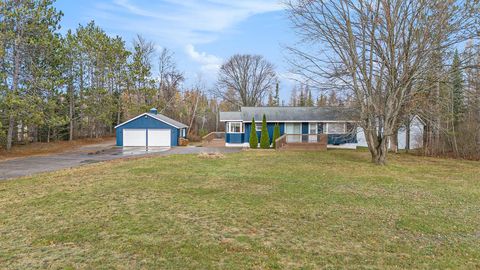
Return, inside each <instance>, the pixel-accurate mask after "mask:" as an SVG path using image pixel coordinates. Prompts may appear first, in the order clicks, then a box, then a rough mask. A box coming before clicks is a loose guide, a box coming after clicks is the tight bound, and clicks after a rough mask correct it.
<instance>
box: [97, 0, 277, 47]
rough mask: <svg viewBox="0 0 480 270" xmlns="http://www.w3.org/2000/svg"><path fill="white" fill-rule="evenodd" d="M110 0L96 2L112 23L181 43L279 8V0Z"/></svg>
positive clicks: (202, 38) (204, 37)
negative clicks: (135, 0) (107, 2)
mask: <svg viewBox="0 0 480 270" xmlns="http://www.w3.org/2000/svg"><path fill="white" fill-rule="evenodd" d="M112 1H113V2H112V3H111V4H105V3H103V4H98V5H97V8H98V13H101V14H102V15H103V18H104V19H107V20H109V21H110V22H111V23H112V25H114V26H116V27H119V28H122V29H126V30H129V31H137V32H142V33H145V34H147V35H155V36H158V37H160V38H165V39H170V40H172V41H174V42H176V43H178V44H182V45H185V44H199V43H209V42H212V41H214V40H215V39H217V38H218V37H219V35H220V34H221V33H223V32H225V31H227V30H229V29H230V28H232V27H233V26H235V25H236V24H238V23H239V22H241V21H243V20H246V19H248V18H249V17H251V16H253V15H256V14H261V13H266V12H272V11H278V10H281V9H282V8H283V6H282V5H281V4H280V2H279V0H261V1H259V0H241V1H240V0H203V1H199V0H180V1H179V0H163V1H143V2H142V3H140V2H141V1H137V2H136V3H134V1H131V0H112Z"/></svg>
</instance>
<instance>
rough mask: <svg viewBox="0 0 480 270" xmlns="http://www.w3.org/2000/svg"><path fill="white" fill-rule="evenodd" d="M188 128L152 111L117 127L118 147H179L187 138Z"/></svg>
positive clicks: (154, 110) (155, 110)
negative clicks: (182, 139) (181, 139)
mask: <svg viewBox="0 0 480 270" xmlns="http://www.w3.org/2000/svg"><path fill="white" fill-rule="evenodd" d="M187 128H188V126H187V125H185V124H182V123H180V122H178V121H175V120H173V119H171V118H168V117H166V116H165V115H162V114H159V113H158V112H157V109H151V110H150V112H148V113H143V114H140V115H138V116H136V117H134V118H132V119H130V120H128V121H126V122H123V123H121V124H119V125H118V126H116V127H115V129H116V136H117V146H125V147H127V146H137V147H147V146H161V147H171V146H177V145H179V142H178V141H179V139H180V138H185V137H186V135H187Z"/></svg>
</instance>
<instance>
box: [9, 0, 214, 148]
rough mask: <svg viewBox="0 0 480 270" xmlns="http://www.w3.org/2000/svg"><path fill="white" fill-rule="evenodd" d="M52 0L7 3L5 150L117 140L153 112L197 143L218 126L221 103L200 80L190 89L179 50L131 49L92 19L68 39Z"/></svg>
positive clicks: (142, 43)
mask: <svg viewBox="0 0 480 270" xmlns="http://www.w3.org/2000/svg"><path fill="white" fill-rule="evenodd" d="M53 2H54V1H51V0H42V1H35V0H21V1H17V0H15V1H13V0H7V1H1V2H0V56H1V57H0V59H1V60H0V61H1V62H0V113H1V116H0V142H1V145H2V146H4V147H6V148H7V149H10V148H11V146H12V144H13V143H27V142H31V141H34V142H38V141H44V142H49V141H50V140H73V139H76V138H95V137H100V136H104V135H111V134H113V128H114V126H115V125H117V124H119V123H121V122H122V121H124V120H125V119H128V118H130V117H133V116H135V115H137V114H140V113H143V112H146V111H148V110H149V109H150V108H152V107H155V108H158V110H159V112H161V113H162V114H165V115H167V116H170V117H172V118H175V119H177V120H179V121H181V122H184V123H186V124H188V125H189V126H190V129H189V136H191V137H193V138H195V137H198V136H201V135H203V134H204V133H206V132H207V131H208V130H215V129H216V128H218V127H217V126H216V125H217V121H216V118H217V112H218V110H219V108H220V107H221V106H222V104H221V102H218V101H217V99H214V98H211V97H209V95H207V93H206V89H205V85H204V84H203V83H202V82H201V81H199V82H198V83H197V84H196V85H194V86H192V87H188V88H187V87H184V86H183V84H184V82H185V77H184V74H183V72H181V71H179V70H178V69H177V66H176V62H175V59H174V54H173V52H172V51H170V50H168V49H163V50H162V51H161V52H158V53H157V52H156V51H155V47H154V44H153V43H151V42H149V41H147V40H145V39H144V38H142V37H141V36H137V37H136V38H135V40H134V41H133V43H132V44H131V45H129V44H127V43H126V42H125V41H124V40H123V39H122V38H121V37H119V36H115V37H111V36H109V35H107V34H106V33H105V31H104V30H103V29H101V28H100V27H99V26H97V25H96V24H95V23H94V22H93V21H92V22H90V23H88V24H87V25H79V26H78V28H77V29H75V30H73V31H72V30H69V31H67V33H66V34H63V35H62V34H60V33H59V31H58V30H59V29H60V20H61V17H62V16H63V14H62V12H61V11H58V10H56V9H55V8H54V6H53ZM129 47H130V48H129ZM155 61H156V62H157V63H156V64H154V63H155ZM156 67H158V70H154V69H155V68H156Z"/></svg>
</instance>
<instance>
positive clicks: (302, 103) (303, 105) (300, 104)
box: [298, 87, 305, 107]
mask: <svg viewBox="0 0 480 270" xmlns="http://www.w3.org/2000/svg"><path fill="white" fill-rule="evenodd" d="M298 106H300V107H305V95H304V94H303V87H301V88H300V98H299V101H298Z"/></svg>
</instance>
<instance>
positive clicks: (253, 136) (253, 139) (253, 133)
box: [249, 118, 258, 149]
mask: <svg viewBox="0 0 480 270" xmlns="http://www.w3.org/2000/svg"><path fill="white" fill-rule="evenodd" d="M249 142H250V148H253V149H256V148H258V137H257V130H256V128H255V118H252V127H251V128H250V140H249Z"/></svg>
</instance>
